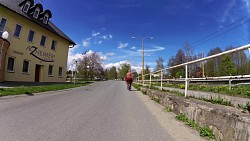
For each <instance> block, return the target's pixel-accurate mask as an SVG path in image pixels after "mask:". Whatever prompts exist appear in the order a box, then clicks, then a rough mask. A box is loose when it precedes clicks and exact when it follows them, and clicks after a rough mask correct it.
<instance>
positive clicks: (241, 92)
mask: <svg viewBox="0 0 250 141" xmlns="http://www.w3.org/2000/svg"><path fill="white" fill-rule="evenodd" d="M152 85H153V86H160V83H152ZM163 86H164V87H172V88H179V89H185V85H184V84H166V83H163ZM188 89H189V90H198V91H204V92H213V93H220V94H226V95H233V96H239V97H246V98H250V85H239V86H233V87H232V88H231V90H229V88H228V85H220V86H210V85H194V84H190V85H189V86H188Z"/></svg>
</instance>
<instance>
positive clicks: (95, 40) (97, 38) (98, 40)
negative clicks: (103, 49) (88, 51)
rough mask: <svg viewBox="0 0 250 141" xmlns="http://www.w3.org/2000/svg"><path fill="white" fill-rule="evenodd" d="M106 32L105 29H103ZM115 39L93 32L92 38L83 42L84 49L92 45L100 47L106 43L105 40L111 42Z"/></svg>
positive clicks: (109, 35)
mask: <svg viewBox="0 0 250 141" xmlns="http://www.w3.org/2000/svg"><path fill="white" fill-rule="evenodd" d="M102 30H103V31H105V30H106V29H105V28H102ZM112 38H113V35H111V34H102V33H101V32H95V31H92V34H91V37H88V38H86V39H84V40H83V41H82V45H83V46H84V47H89V46H91V44H96V45H100V44H102V43H103V42H104V40H110V39H112Z"/></svg>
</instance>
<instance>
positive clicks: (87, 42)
mask: <svg viewBox="0 0 250 141" xmlns="http://www.w3.org/2000/svg"><path fill="white" fill-rule="evenodd" d="M90 44H91V43H90V42H89V41H87V40H85V41H83V42H82V45H83V46H84V47H89V46H90Z"/></svg>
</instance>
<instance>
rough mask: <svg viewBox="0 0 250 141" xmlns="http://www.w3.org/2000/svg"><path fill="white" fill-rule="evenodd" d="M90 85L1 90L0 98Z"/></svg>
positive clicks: (57, 85)
mask: <svg viewBox="0 0 250 141" xmlns="http://www.w3.org/2000/svg"><path fill="white" fill-rule="evenodd" d="M88 84H89V83H82V84H75V85H74V84H55V85H45V86H22V87H15V88H0V97H1V96H8V95H20V94H33V93H39V92H46V91H56V90H63V89H69V88H75V87H80V86H86V85H88Z"/></svg>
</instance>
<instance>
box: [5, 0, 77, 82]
mask: <svg viewBox="0 0 250 141" xmlns="http://www.w3.org/2000/svg"><path fill="white" fill-rule="evenodd" d="M50 18H52V13H51V12H50V11H49V10H43V6H42V5H41V4H39V3H37V4H35V3H34V0H1V1H0V22H1V23H0V35H1V37H0V45H1V56H0V60H1V61H0V63H1V66H0V82H3V81H26V82H65V81H66V70H67V58H68V50H69V46H74V45H75V43H74V41H72V40H71V39H70V38H69V37H68V36H67V35H66V34H64V33H63V32H62V31H61V30H60V29H59V28H57V27H56V26H55V25H54V24H53V23H52V22H50V20H49V19H50Z"/></svg>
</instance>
